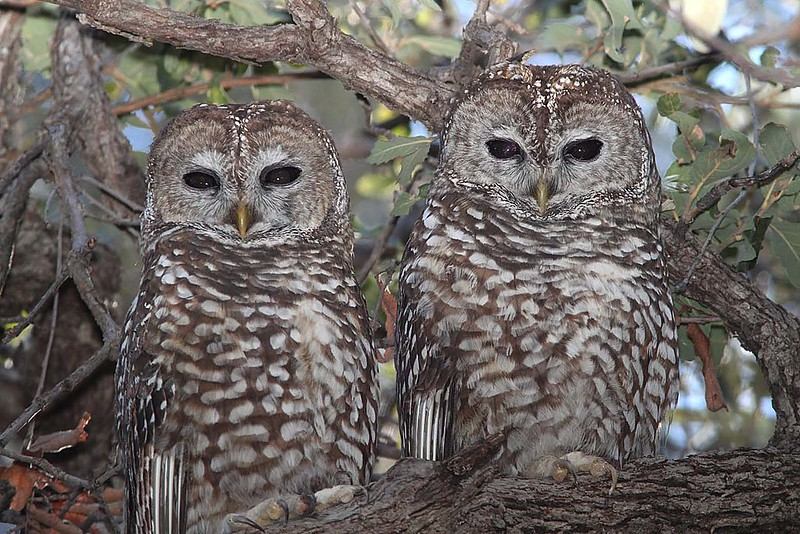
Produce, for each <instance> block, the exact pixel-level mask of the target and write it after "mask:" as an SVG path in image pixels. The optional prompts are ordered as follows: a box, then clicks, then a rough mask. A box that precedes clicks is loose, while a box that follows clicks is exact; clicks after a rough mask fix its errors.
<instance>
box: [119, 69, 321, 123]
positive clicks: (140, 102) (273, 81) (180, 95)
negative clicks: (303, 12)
mask: <svg viewBox="0 0 800 534" xmlns="http://www.w3.org/2000/svg"><path fill="white" fill-rule="evenodd" d="M325 78H329V76H328V75H327V74H324V73H322V72H296V73H286V74H267V75H263V76H246V77H241V78H226V79H223V80H220V81H219V83H218V85H219V86H220V87H222V88H223V89H233V88H236V87H251V86H257V85H286V84H287V83H289V82H291V81H294V80H320V79H325ZM210 87H211V84H210V83H205V82H204V83H197V84H194V85H189V86H186V87H175V88H173V89H168V90H166V91H163V92H161V93H158V94H155V95H150V96H145V97H143V98H137V99H136V100H131V101H130V102H125V103H124V104H119V105H116V106H114V108H113V112H114V115H117V116H120V115H127V114H128V113H133V112H134V111H137V110H140V109H144V108H148V107H151V106H157V105H160V104H166V103H167V102H174V101H176V100H181V99H184V98H186V97H189V96H193V95H199V94H203V93H205V92H206V91H208V89H209V88H210Z"/></svg>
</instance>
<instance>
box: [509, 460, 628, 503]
mask: <svg viewBox="0 0 800 534" xmlns="http://www.w3.org/2000/svg"><path fill="white" fill-rule="evenodd" d="M578 473H589V474H590V475H592V476H593V477H610V478H611V488H610V489H609V490H608V494H609V495H611V494H612V493H613V492H614V488H616V487H617V478H618V473H617V470H616V469H614V467H613V466H612V465H611V464H610V463H608V462H607V461H605V460H603V459H602V458H600V457H598V456H592V455H591V454H584V453H582V452H580V451H574V452H571V453H569V454H565V455H564V456H562V457H560V458H558V457H556V456H551V455H547V456H542V457H541V458H539V459H538V460H537V461H535V462H534V463H533V464H531V465H530V466H529V467H528V469H526V470H525V471H524V472H523V475H526V476H529V477H531V478H552V479H553V480H555V481H556V482H563V481H564V480H565V479H566V478H567V477H568V476H571V477H572V479H573V480H574V481H575V485H577V484H578V475H577V474H578Z"/></svg>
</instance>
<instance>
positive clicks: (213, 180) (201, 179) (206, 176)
mask: <svg viewBox="0 0 800 534" xmlns="http://www.w3.org/2000/svg"><path fill="white" fill-rule="evenodd" d="M183 181H184V182H185V183H186V185H188V186H189V187H191V188H192V189H217V188H219V178H217V177H216V176H215V175H214V174H212V173H210V172H206V171H194V172H189V173H186V174H184V175H183Z"/></svg>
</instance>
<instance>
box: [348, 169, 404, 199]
mask: <svg viewBox="0 0 800 534" xmlns="http://www.w3.org/2000/svg"><path fill="white" fill-rule="evenodd" d="M396 184H397V181H396V180H395V178H394V176H391V175H390V174H388V173H377V172H369V173H366V174H362V175H361V177H360V178H359V179H358V180H357V181H356V193H358V194H359V195H360V196H362V197H367V198H380V197H383V198H391V197H392V191H393V190H394V188H395V186H396Z"/></svg>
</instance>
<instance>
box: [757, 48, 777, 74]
mask: <svg viewBox="0 0 800 534" xmlns="http://www.w3.org/2000/svg"><path fill="white" fill-rule="evenodd" d="M780 55H781V51H780V50H778V49H777V48H775V47H774V46H768V47H766V48H765V49H764V51H763V52H761V60H760V61H761V64H762V65H763V66H765V67H769V68H771V69H774V68H775V65H776V64H777V63H778V57H780Z"/></svg>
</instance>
